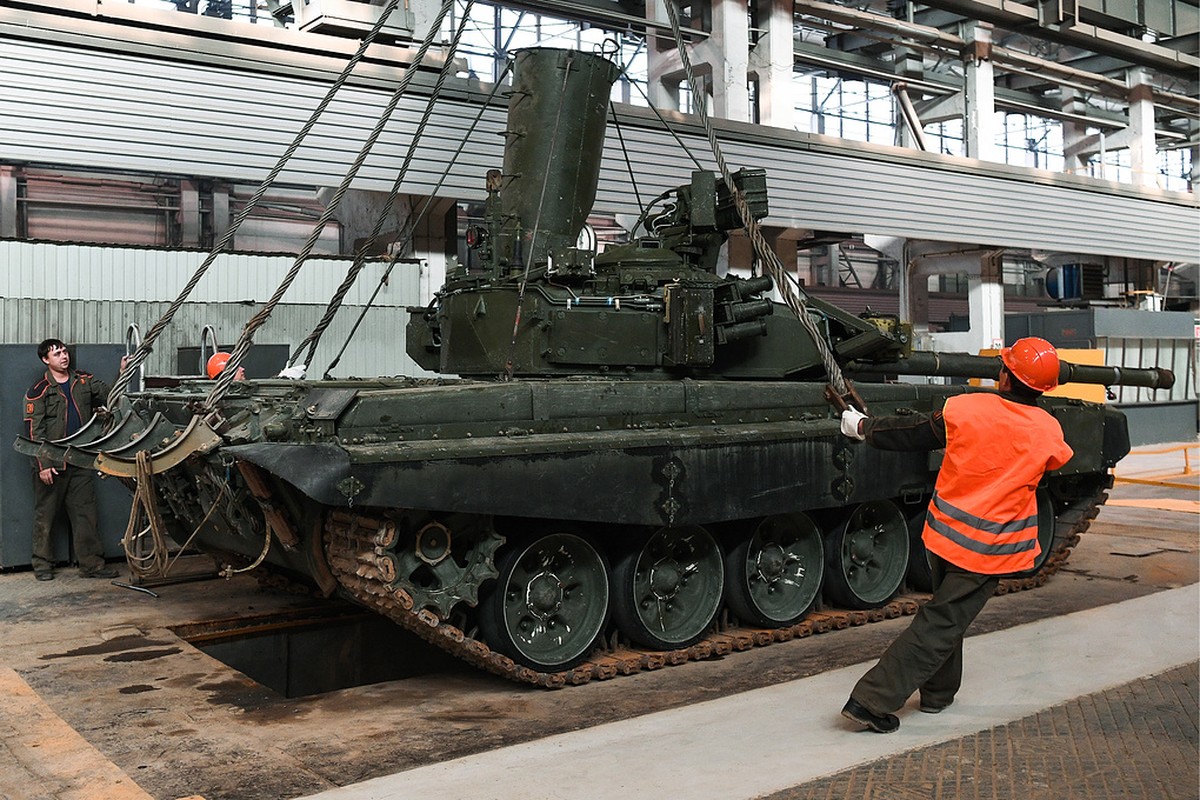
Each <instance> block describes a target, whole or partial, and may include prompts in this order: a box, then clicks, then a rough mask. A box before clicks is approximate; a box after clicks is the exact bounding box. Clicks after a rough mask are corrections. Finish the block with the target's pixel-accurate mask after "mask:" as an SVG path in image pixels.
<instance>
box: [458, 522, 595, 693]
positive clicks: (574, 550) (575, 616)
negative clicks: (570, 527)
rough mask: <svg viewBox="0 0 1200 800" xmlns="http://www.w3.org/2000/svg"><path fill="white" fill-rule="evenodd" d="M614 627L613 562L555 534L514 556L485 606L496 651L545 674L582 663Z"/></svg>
mask: <svg viewBox="0 0 1200 800" xmlns="http://www.w3.org/2000/svg"><path fill="white" fill-rule="evenodd" d="M607 624H608V562H607V561H606V560H605V558H604V556H603V555H602V554H601V553H600V551H599V550H597V549H596V547H595V545H593V544H592V543H591V541H589V540H588V539H587V538H585V537H584V536H581V535H579V534H575V533H568V532H554V533H548V534H546V535H543V536H539V537H537V538H534V539H533V540H531V541H528V542H525V543H523V544H520V545H518V546H516V547H514V548H511V549H510V550H508V552H507V553H505V554H504V555H503V556H502V557H501V559H500V575H499V577H498V578H497V579H496V584H495V586H494V588H493V589H492V590H491V591H489V592H487V593H486V594H485V595H484V598H483V600H482V601H481V603H480V606H479V629H480V631H481V632H482V633H483V638H484V640H485V641H486V642H487V643H488V645H489V646H491V647H492V648H493V649H495V650H498V651H500V652H501V653H504V654H505V655H506V656H508V657H509V658H511V659H512V660H513V661H516V662H517V663H519V664H523V665H524V666H527V667H530V668H532V669H536V670H539V671H542V672H557V671H560V670H565V669H570V668H571V667H573V666H575V665H576V664H578V663H580V662H581V661H583V660H584V659H585V658H586V657H587V655H588V653H590V652H591V651H592V649H593V647H594V646H595V645H596V642H597V640H598V639H599V638H600V637H601V636H602V635H603V633H604V628H605V626H606V625H607Z"/></svg>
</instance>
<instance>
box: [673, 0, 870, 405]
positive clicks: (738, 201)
mask: <svg viewBox="0 0 1200 800" xmlns="http://www.w3.org/2000/svg"><path fill="white" fill-rule="evenodd" d="M664 5H665V6H666V8H667V15H668V16H669V17H670V18H671V32H672V34H674V36H675V47H676V49H677V50H678V52H679V58H680V61H681V62H682V64H683V71H684V74H685V75H686V76H687V82H688V86H689V88H690V89H691V91H692V97H693V98H695V100H696V102H694V103H693V104H692V105H693V110H694V111H695V113H696V116H698V117H699V118H700V122H701V123H702V124H703V125H704V133H705V135H706V136H707V137H708V144H709V147H710V148H711V149H712V153H713V157H714V158H716V160H717V167H718V168H719V169H720V171H721V177H722V179H724V181H725V186H726V187H728V189H729V192H730V194H731V195H732V196H733V201H734V204H735V205H736V206H737V210H738V213H739V214H740V215H741V217H742V224H743V225H744V226H745V228H746V233H747V235H748V236H749V237H750V242H751V243H752V244H753V245H754V252H755V253H756V254H757V255H758V257H759V258H760V259H762V261H763V263H764V264H765V265H766V268H767V272H768V273H769V274H770V275H771V278H772V280H774V282H775V286H776V287H777V288H778V289H779V294H780V295H781V296H782V297H783V301H784V302H785V303H786V304H787V306H788V308H790V309H791V310H792V312H793V313H794V314H795V315H796V317H797V319H799V320H800V324H801V325H802V326H803V327H804V330H805V331H806V332H807V333H808V335H809V336H810V337H811V338H812V340H813V343H814V344H815V345H816V347H817V352H818V353H820V356H821V361H822V363H823V364H824V366H825V372H826V373H827V374H828V375H829V380H830V382H831V383H832V384H833V388H834V389H835V390H836V391H837V392H838V393H839V394H845V393H846V392H847V391H848V387H847V385H846V379H845V377H844V376H843V375H842V369H841V367H840V366H839V365H838V363H837V360H836V359H835V358H834V355H833V351H832V350H831V349H830V346H829V343H828V342H827V341H826V340H825V337H824V336H822V334H821V329H820V328H818V327H817V324H816V322H815V321H813V319H812V317H810V316H809V313H808V306H807V305H806V304H805V302H804V300H803V299H802V298H801V296H800V294H799V293H798V292H797V291H796V289H795V288H793V286H792V285H791V283H789V282H788V280H787V277H786V276H787V272H786V270H784V268H783V264H781V263H780V261H779V257H778V256H777V255H776V254H775V251H774V250H773V249H772V248H771V247H770V246H769V245H768V244H767V240H766V239H764V238H763V235H762V230H761V228H760V226H759V224H758V220H756V219H754V217H753V216H752V215H751V214H750V207H749V205H747V203H746V197H745V195H743V194H742V192H741V190H740V189H738V188H737V186H736V185H735V184H734V182H733V175H732V173H730V171H729V165H728V164H726V162H725V156H724V155H723V154H722V152H721V146H720V144H719V143H718V142H717V135H716V132H715V131H714V130H713V126H712V121H711V120H710V119H709V118H708V110H707V109H706V108H705V102H704V92H703V87H702V86H701V85H700V84H699V83H698V82H697V81H696V76H695V74H694V73H693V72H692V63H691V59H690V58H689V57H688V51H687V47H686V44H685V43H684V41H683V32H682V30H681V28H680V24H679V11H678V9H676V8H675V3H674V0H666V2H665V3H664Z"/></svg>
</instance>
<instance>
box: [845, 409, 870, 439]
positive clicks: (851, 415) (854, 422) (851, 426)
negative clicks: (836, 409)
mask: <svg viewBox="0 0 1200 800" xmlns="http://www.w3.org/2000/svg"><path fill="white" fill-rule="evenodd" d="M866 418H867V415H866V414H864V413H862V412H861V411H859V410H858V409H857V408H854V407H850V408H847V409H846V410H845V411H843V412H842V433H843V434H845V435H846V436H849V437H850V438H851V439H857V440H858V441H860V442H861V441H862V440H863V439H866V438H867V437H866V436H863V435H862V434H861V433H859V432H858V424H859V423H860V422H862V421H863V420H864V419H866Z"/></svg>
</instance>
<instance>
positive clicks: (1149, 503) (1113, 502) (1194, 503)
mask: <svg viewBox="0 0 1200 800" xmlns="http://www.w3.org/2000/svg"><path fill="white" fill-rule="evenodd" d="M1105 505H1106V506H1124V507H1126V508H1150V509H1156V510H1158V511H1179V512H1181V513H1184V514H1200V500H1176V499H1173V498H1170V497H1158V498H1155V497H1147V498H1120V499H1112V498H1109V500H1108V502H1107V503H1105Z"/></svg>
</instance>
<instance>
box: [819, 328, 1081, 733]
mask: <svg viewBox="0 0 1200 800" xmlns="http://www.w3.org/2000/svg"><path fill="white" fill-rule="evenodd" d="M1000 360H1001V363H1002V365H1003V366H1002V367H1001V369H1000V375H999V378H998V380H997V384H996V388H997V390H998V391H997V392H995V393H993V392H970V393H966V394H961V395H955V396H953V397H950V398H948V399H947V400H946V403H945V405H944V407H943V408H942V410H941V411H935V412H933V413H932V414H914V415H908V416H903V417H868V416H866V415H865V414H863V413H861V412H860V411H858V410H857V409H854V408H850V409H847V410H846V411H844V412H843V413H842V433H843V434H845V435H846V436H849V437H850V438H852V439H857V440H860V441H861V440H865V441H866V442H867V443H868V444H871V445H873V446H875V447H878V448H880V449H884V450H935V449H938V448H943V447H944V448H945V457H944V459H943V461H942V467H941V471H940V472H939V473H938V477H937V483H936V484H935V485H934V491H933V498H932V499H931V500H930V502H929V511H928V513H927V515H926V517H925V529H924V531H923V532H922V535H921V538H922V540H923V541H924V543H925V548H926V549H927V550H928V552H929V563H930V566H931V568H932V574H933V598H932V599H931V600H929V602H927V603H925V605H923V606H921V609H920V610H919V611H918V612H917V615H916V616H915V617H914V618H913V621H912V624H911V625H909V627H908V629H907V630H906V631H904V632H903V633H902V634H900V636H899V637H898V638H897V639H896V641H895V642H893V643H892V645H891V647H889V648H888V649H887V651H886V652H885V653H884V654H883V656H882V657H881V658H880V659H879V663H878V664H876V665H875V666H874V667H872V668H871V669H870V670H869V671H868V672H867V674H865V675H864V676H863V677H862V678H861V679H860V680H859V682H858V683H857V684H856V685H855V687H854V689H853V690H852V691H851V692H850V699H849V700H848V701H847V702H846V705H845V707H844V708H843V709H842V716H844V717H846V718H847V719H850V720H853V721H854V722H857V723H859V724H860V725H863V726H865V727H867V728H869V729H870V730H873V731H876V732H877V733H891V732H892V731H894V730H896V729H897V728H899V727H900V720H899V719H898V718H897V717H896V715H895V714H894V713H892V712H894V711H896V710H898V709H899V708H901V707H902V706H903V705H904V704H905V702H907V701H908V698H909V697H910V696H911V695H912V693H913V692H915V691H920V709H921V711H924V712H926V713H930V714H936V713H938V712H940V711H942V710H943V709H944V708H946V707H947V706H948V705H950V704H951V703H952V702H953V701H954V696H955V694H956V693H957V692H958V688H959V686H960V685H961V683H962V641H963V634H964V633H965V632H966V630H967V627H968V626H969V625H970V624H971V622H972V621H973V620H974V619H975V617H976V615H978V614H979V612H980V611H981V610H982V609H983V606H984V604H985V603H986V602H987V600H988V598H990V597H991V596H992V595H993V594H994V593H995V591H996V586H997V585H998V584H999V582H1000V578H1001V577H1002V576H1004V575H1006V574H1010V573H1014V572H1020V571H1022V570H1027V569H1031V568H1032V567H1033V565H1034V559H1035V558H1037V556H1038V554H1039V553H1040V552H1041V547H1040V545H1039V544H1038V538H1037V534H1038V513H1037V499H1036V491H1037V486H1038V483H1040V482H1041V480H1042V476H1043V475H1044V474H1045V473H1046V472H1047V471H1049V470H1054V469H1058V468H1060V467H1062V466H1063V465H1065V464H1066V463H1067V462H1068V461H1069V460H1070V459H1071V456H1072V455H1073V451H1072V450H1071V448H1070V447H1069V446H1068V445H1067V443H1066V441H1065V440H1064V439H1063V432H1062V427H1061V426H1060V425H1059V424H1058V420H1056V419H1055V418H1054V417H1052V416H1051V415H1050V414H1049V413H1047V412H1046V411H1045V410H1043V409H1042V408H1040V407H1038V405H1037V398H1038V397H1040V396H1041V394H1042V392H1045V391H1049V390H1050V389H1053V388H1054V387H1055V386H1057V385H1058V375H1059V363H1058V353H1057V351H1056V350H1055V349H1054V346H1053V345H1051V344H1050V343H1049V342H1047V341H1046V340H1045V339H1038V338H1036V337H1029V338H1026V339H1021V340H1019V341H1017V342H1016V343H1015V344H1013V346H1012V347H1006V348H1004V349H1002V350H1001V351H1000Z"/></svg>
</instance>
